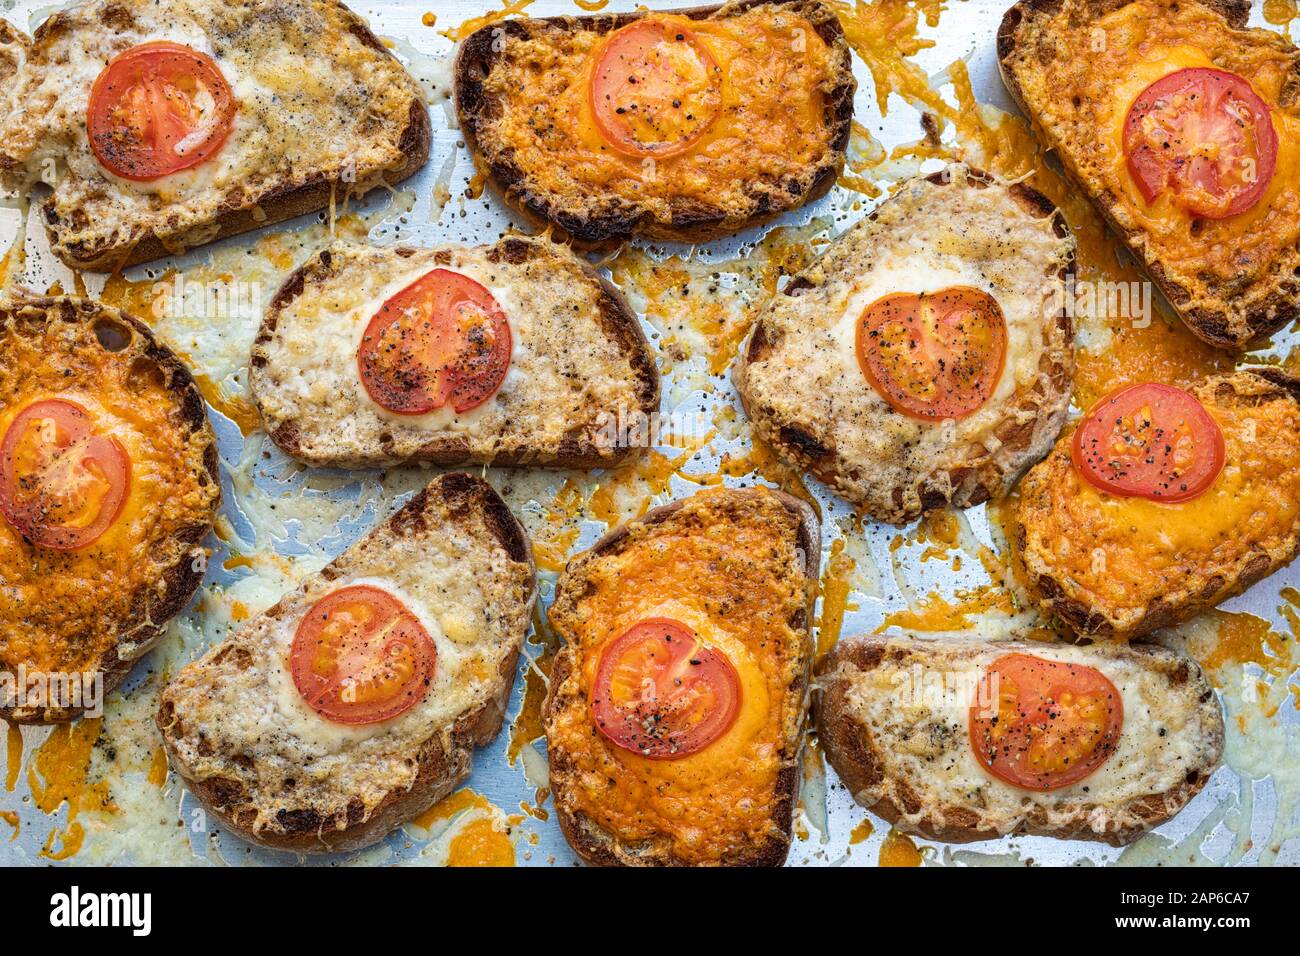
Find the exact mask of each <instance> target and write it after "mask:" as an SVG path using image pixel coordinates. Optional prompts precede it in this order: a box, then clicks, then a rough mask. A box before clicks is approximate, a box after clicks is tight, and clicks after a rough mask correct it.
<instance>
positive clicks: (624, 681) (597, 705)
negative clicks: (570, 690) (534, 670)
mask: <svg viewBox="0 0 1300 956" xmlns="http://www.w3.org/2000/svg"><path fill="white" fill-rule="evenodd" d="M740 698H741V689H740V678H739V677H738V676H737V674H736V669H735V667H734V666H733V665H732V663H731V661H730V660H728V659H727V655H726V654H725V653H723V652H722V651H721V650H719V649H717V648H713V647H708V646H706V645H705V644H704V643H703V642H702V641H701V640H700V639H699V638H698V637H697V636H696V634H695V633H694V632H693V631H692V630H691V629H690V628H689V627H687V626H686V625H684V624H682V623H680V622H678V621H673V620H669V619H666V618H649V619H647V620H644V621H641V622H639V623H637V624H636V625H634V626H633V627H631V628H630V629H628V630H627V631H626V632H625V633H624V634H623V635H622V636H620V637H618V638H616V639H614V640H613V641H612V642H611V643H610V645H609V646H608V647H607V648H606V649H605V652H604V653H603V654H602V655H601V658H600V664H599V666H598V667H597V669H596V677H595V681H594V683H593V684H592V688H591V715H592V719H593V720H594V721H595V723H596V726H597V727H598V728H599V729H600V732H601V733H602V734H603V735H604V736H605V737H606V738H607V739H608V740H609V741H610V742H612V743H613V744H615V745H616V746H618V747H621V748H622V749H624V750H629V751H631V752H633V753H636V754H640V755H641V756H643V757H649V758H651V759H657V760H663V759H674V758H678V757H685V756H688V755H690V754H693V753H698V752H699V751H701V750H703V749H704V748H705V747H707V746H709V744H711V743H713V742H714V741H715V740H717V739H718V738H719V737H721V736H722V735H723V734H725V733H726V732H727V730H728V729H730V727H731V725H732V724H733V723H734V722H735V720H736V715H737V714H738V713H739V711H740Z"/></svg>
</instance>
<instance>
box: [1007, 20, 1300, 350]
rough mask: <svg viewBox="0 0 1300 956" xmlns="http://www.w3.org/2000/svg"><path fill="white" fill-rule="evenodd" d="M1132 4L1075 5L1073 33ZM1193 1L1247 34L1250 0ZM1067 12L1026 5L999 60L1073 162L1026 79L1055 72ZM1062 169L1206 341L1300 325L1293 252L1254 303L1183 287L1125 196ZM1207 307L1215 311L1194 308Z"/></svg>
mask: <svg viewBox="0 0 1300 956" xmlns="http://www.w3.org/2000/svg"><path fill="white" fill-rule="evenodd" d="M1132 2H1134V0H1077V2H1074V3H1071V4H1070V6H1071V8H1072V10H1073V11H1074V12H1075V14H1076V16H1074V17H1072V18H1071V20H1070V22H1069V24H1068V29H1071V30H1078V31H1083V30H1084V29H1085V28H1086V27H1087V25H1088V23H1090V22H1093V21H1095V20H1096V19H1098V18H1100V17H1102V16H1104V15H1106V14H1108V13H1111V12H1113V11H1115V10H1118V9H1120V8H1121V7H1124V6H1127V5H1128V4H1129V3H1132ZM1188 2H1189V3H1191V4H1199V5H1200V6H1203V7H1206V8H1208V9H1210V10H1213V11H1215V12H1216V13H1218V14H1220V15H1221V16H1222V17H1223V18H1224V19H1225V20H1226V21H1227V23H1228V25H1229V26H1230V27H1232V28H1233V29H1236V30H1242V31H1245V30H1246V29H1247V21H1248V19H1249V16H1250V2H1249V0H1188ZM1065 6H1066V0H1020V2H1019V3H1017V4H1016V5H1015V6H1013V7H1011V8H1010V9H1009V10H1007V12H1006V14H1005V15H1004V16H1003V18H1002V23H1001V25H1000V26H999V28H998V32H997V54H998V67H999V70H1000V71H1001V74H1002V81H1003V83H1004V84H1005V85H1006V88H1007V91H1008V92H1009V93H1010V94H1011V98H1012V99H1013V100H1014V101H1015V103H1016V105H1017V106H1019V107H1020V109H1021V111H1022V112H1024V114H1025V115H1026V116H1028V117H1029V118H1030V120H1031V123H1032V126H1033V129H1034V132H1035V134H1036V135H1037V137H1038V139H1039V140H1040V141H1041V142H1042V144H1043V146H1044V147H1045V149H1047V150H1049V151H1052V152H1055V153H1057V154H1059V155H1060V156H1062V157H1064V158H1066V159H1068V157H1069V155H1070V146H1069V144H1068V143H1064V142H1062V141H1060V139H1059V138H1058V137H1056V136H1055V135H1053V133H1052V132H1051V131H1050V130H1048V129H1047V128H1045V126H1044V125H1043V122H1042V116H1041V115H1040V114H1039V113H1038V111H1037V110H1035V109H1034V106H1033V104H1032V103H1031V101H1030V98H1029V97H1028V96H1027V95H1026V92H1025V86H1024V82H1023V80H1022V73H1021V71H1027V70H1031V69H1033V68H1034V63H1035V62H1036V61H1037V62H1038V65H1039V66H1041V67H1043V68H1050V65H1051V64H1050V62H1048V60H1049V58H1050V56H1051V52H1052V51H1053V50H1054V48H1055V45H1056V30H1057V27H1058V23H1057V20H1056V18H1057V17H1058V16H1059V15H1060V13H1061V11H1062V10H1063V9H1064V7H1065ZM1254 32H1258V31H1254ZM1283 99H1284V102H1283V103H1282V105H1283V106H1287V107H1294V106H1295V105H1296V104H1297V103H1300V57H1298V58H1297V60H1296V64H1295V68H1294V69H1293V72H1292V76H1291V79H1290V81H1289V82H1288V83H1287V84H1286V85H1285V86H1284V87H1283ZM1062 167H1063V169H1064V172H1065V175H1066V176H1067V178H1068V179H1069V180H1070V181H1071V183H1072V184H1073V185H1074V186H1075V187H1076V188H1077V189H1078V190H1079V191H1080V192H1081V193H1083V195H1084V196H1086V197H1087V199H1088V200H1089V202H1090V203H1091V204H1092V206H1093V208H1094V209H1095V210H1096V211H1097V213H1098V214H1099V215H1100V216H1101V217H1102V219H1104V220H1105V222H1106V224H1107V225H1108V226H1109V227H1110V229H1111V230H1112V231H1114V233H1115V234H1116V235H1117V236H1119V237H1120V239H1121V240H1122V241H1123V242H1124V245H1125V246H1126V247H1127V248H1128V249H1129V251H1131V252H1132V253H1133V255H1134V257H1135V258H1136V259H1137V260H1138V261H1139V262H1140V263H1142V264H1143V266H1144V268H1145V270H1146V272H1147V274H1148V275H1149V276H1150V278H1151V280H1152V282H1154V283H1155V285H1156V287H1157V288H1158V289H1159V290H1160V292H1161V293H1162V294H1163V295H1164V297H1165V298H1166V299H1167V300H1168V302H1169V303H1170V304H1171V305H1172V306H1173V308H1174V310H1175V311H1176V312H1177V313H1178V315H1179V317H1180V318H1181V319H1182V320H1183V322H1184V323H1186V325H1187V327H1188V328H1189V329H1190V330H1191V331H1192V332H1193V333H1194V334H1195V335H1196V336H1197V337H1198V338H1200V339H1201V340H1203V341H1205V342H1207V343H1209V344H1210V345H1213V346H1216V347H1218V348H1223V349H1231V350H1237V349H1242V348H1245V347H1246V346H1248V345H1249V344H1250V343H1252V342H1254V341H1257V340H1259V339H1262V338H1264V337H1266V336H1268V335H1270V334H1271V333H1273V332H1276V331H1277V330H1278V329H1281V328H1283V327H1284V326H1287V325H1289V324H1290V323H1291V322H1293V321H1295V320H1296V319H1297V318H1300V285H1298V284H1297V283H1296V282H1295V281H1294V279H1293V278H1292V277H1291V275H1292V267H1293V266H1297V267H1298V268H1300V256H1297V255H1295V254H1294V252H1293V251H1292V252H1290V253H1287V254H1286V255H1285V256H1284V257H1282V258H1283V260H1284V261H1281V262H1279V263H1276V264H1275V265H1276V266H1277V268H1275V269H1274V270H1273V278H1272V279H1271V280H1270V282H1271V284H1270V286H1269V287H1268V288H1267V290H1266V291H1265V292H1264V294H1261V295H1256V296H1254V297H1253V298H1252V300H1251V301H1250V302H1248V303H1247V302H1246V301H1245V299H1244V297H1243V298H1236V297H1234V295H1233V294H1231V292H1230V291H1215V290H1212V289H1211V288H1210V287H1209V286H1208V285H1207V283H1206V282H1205V281H1204V280H1203V279H1198V280H1197V281H1195V282H1190V283H1189V282H1188V281H1185V280H1180V279H1179V278H1177V277H1176V276H1175V275H1174V274H1173V272H1172V271H1171V270H1170V269H1169V268H1168V266H1167V265H1166V264H1165V263H1164V262H1163V261H1162V260H1161V259H1160V258H1158V257H1154V256H1152V255H1150V254H1148V253H1147V252H1146V233H1145V231H1144V230H1143V229H1142V228H1141V227H1140V226H1139V225H1136V224H1134V223H1133V220H1132V218H1131V217H1130V216H1128V215H1127V213H1126V212H1125V211H1124V207H1123V204H1122V202H1121V200H1120V198H1119V197H1116V196H1115V195H1114V194H1112V193H1111V192H1110V191H1109V190H1108V189H1106V188H1105V187H1104V186H1102V185H1101V184H1100V183H1095V182H1090V181H1088V180H1087V179H1086V178H1084V177H1082V176H1080V175H1079V174H1078V173H1077V172H1076V171H1075V170H1074V169H1073V167H1072V165H1071V163H1070V162H1068V161H1067V162H1063V163H1062ZM1223 285H1224V286H1226V285H1227V283H1223ZM1206 300H1211V301H1214V302H1215V304H1214V305H1212V306H1205V305H1196V306H1191V307H1188V306H1187V305H1186V304H1187V303H1189V302H1193V301H1206Z"/></svg>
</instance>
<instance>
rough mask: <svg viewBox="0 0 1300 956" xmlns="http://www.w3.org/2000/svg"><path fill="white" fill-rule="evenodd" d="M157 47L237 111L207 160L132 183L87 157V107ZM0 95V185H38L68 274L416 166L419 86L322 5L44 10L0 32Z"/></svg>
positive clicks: (302, 205) (330, 198)
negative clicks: (118, 60) (124, 64)
mask: <svg viewBox="0 0 1300 956" xmlns="http://www.w3.org/2000/svg"><path fill="white" fill-rule="evenodd" d="M158 40H168V41H172V42H175V43H180V44H182V45H187V46H189V47H190V48H192V49H194V50H197V51H199V52H201V53H204V54H206V55H208V56H210V57H212V58H213V60H214V61H215V62H216V63H217V66H218V68H219V69H220V71H221V72H222V74H223V75H224V77H225V78H226V81H227V82H228V83H229V85H230V87H231V89H232V90H233V92H234V96H235V99H236V102H237V104H238V106H237V113H236V115H235V120H234V125H233V128H232V130H231V133H230V135H229V136H228V138H227V139H226V141H225V143H224V144H223V145H222V146H221V148H220V150H219V151H218V152H216V153H215V154H214V155H213V156H212V157H210V158H209V159H208V160H206V161H205V162H203V163H201V164H199V165H198V166H195V167H193V168H192V169H189V170H185V171H182V172H177V173H172V174H169V175H166V176H163V177H162V178H159V179H153V180H150V181H146V182H134V181H131V180H128V179H123V178H120V177H118V176H117V175H115V174H113V173H111V172H109V171H108V169H107V168H106V167H104V166H103V165H101V164H100V162H99V161H98V160H97V159H96V157H95V154H94V152H93V151H92V149H91V147H90V144H89V140H88V138H87V133H86V115H87V102H88V97H89V94H90V89H91V87H92V85H93V84H94V82H95V80H96V78H97V77H98V76H99V75H100V73H101V71H102V70H103V69H104V67H105V65H106V64H107V63H108V61H109V60H111V59H113V58H114V57H115V56H116V55H118V54H120V53H122V52H123V51H125V50H128V49H131V48H133V47H135V46H137V45H140V44H142V43H145V42H153V41H158ZM9 61H13V62H15V64H16V66H15V67H13V68H10V67H7V66H6V63H7V62H9ZM6 73H11V74H12V75H10V76H8V77H6ZM0 83H2V84H3V88H2V89H0V102H5V101H8V102H9V104H10V106H11V110H10V111H8V112H7V113H6V114H5V116H4V119H3V120H2V121H0V182H3V184H4V185H5V186H6V187H9V188H13V189H18V190H21V191H22V192H24V193H25V192H26V191H27V190H28V189H30V188H31V186H32V185H33V184H34V183H35V182H37V181H42V182H45V183H46V184H47V185H50V186H52V187H53V192H52V194H51V195H50V196H49V198H47V199H46V200H45V201H44V202H43V204H42V207H41V218H42V220H43V221H44V223H45V225H46V228H47V229H48V231H49V236H50V246H51V248H52V249H53V250H54V252H55V254H56V255H57V256H58V257H59V258H60V259H62V260H63V261H64V262H66V263H67V264H68V265H69V266H71V267H72V268H74V269H92V270H96V271H110V270H112V269H116V268H122V267H125V266H130V265H134V264H136V263H140V262H146V261H149V260H151V259H157V258H159V257H161V256H164V255H173V254H178V253H181V252H184V251H185V250H186V249H189V248H192V247H194V246H197V245H202V244H203V243H207V242H213V241H215V240H217V239H221V238H223V237H225V236H231V235H235V234H236V233H240V232H245V231H247V230H249V229H255V228H258V227H260V226H265V225H267V224H269V223H274V222H279V221H281V220H285V219H290V218H293V217H294V216H300V215H302V214H304V213H308V212H312V211H314V210H317V209H321V208H324V207H325V206H327V205H329V204H330V203H331V202H336V203H338V204H342V203H344V202H346V200H347V199H348V198H349V197H353V196H361V195H363V194H365V193H366V192H368V191H369V190H371V189H374V188H375V187H377V186H380V185H381V184H388V185H392V184H394V183H397V182H399V181H401V180H402V179H405V178H406V177H407V176H410V175H411V174H412V173H414V172H415V171H416V170H418V169H419V168H420V167H421V166H423V165H424V162H425V160H426V159H427V158H428V155H429V145H430V140H431V128H430V124H429V116H428V109H427V107H426V106H425V103H424V100H423V97H422V95H421V92H420V88H419V86H418V84H417V83H416V81H415V80H414V79H412V78H411V76H410V75H409V74H408V73H407V72H406V71H405V70H404V69H403V68H402V66H401V64H399V63H398V62H397V60H396V59H395V58H394V57H393V56H392V54H391V53H389V51H388V49H387V48H386V47H385V46H384V44H383V43H382V42H380V40H379V39H378V38H377V37H376V36H375V35H374V34H373V33H371V32H370V29H369V28H368V27H367V26H366V24H365V22H364V21H363V20H362V19H361V18H360V17H358V16H356V15H355V14H354V13H352V12H351V11H350V10H349V9H348V8H347V7H345V6H344V5H343V4H342V3H339V2H337V0H297V2H294V3H282V2H280V0H249V2H244V3H238V4H232V3H224V2H222V0H184V2H178V3H173V4H168V5H166V6H165V7H164V6H159V5H158V4H156V3H153V2H150V0H90V2H87V3H84V4H81V5H78V6H75V7H71V8H69V9H65V10H60V11H58V12H56V13H53V14H51V16H50V17H49V18H48V19H47V20H46V21H45V22H44V23H42V24H41V25H40V26H39V27H38V28H37V29H36V31H35V34H34V36H33V38H32V39H31V40H30V41H28V40H27V39H26V38H25V37H22V36H21V35H20V34H18V33H17V31H15V30H14V29H13V28H12V27H10V26H9V25H8V24H5V25H4V27H3V28H0Z"/></svg>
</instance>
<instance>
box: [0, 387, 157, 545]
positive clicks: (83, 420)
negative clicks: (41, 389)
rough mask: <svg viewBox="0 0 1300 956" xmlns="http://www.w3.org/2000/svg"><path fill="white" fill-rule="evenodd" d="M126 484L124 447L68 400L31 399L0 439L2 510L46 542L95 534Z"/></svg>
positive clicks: (108, 520)
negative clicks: (98, 430) (1, 439)
mask: <svg viewBox="0 0 1300 956" xmlns="http://www.w3.org/2000/svg"><path fill="white" fill-rule="evenodd" d="M130 486H131V459H130V458H129V457H128V455H127V453H126V451H125V449H123V448H122V446H121V445H120V444H119V443H118V441H117V439H116V438H110V437H107V436H104V435H99V434H96V433H95V431H94V423H93V422H92V420H91V418H90V415H89V414H87V412H86V410H85V409H84V408H82V407H81V406H80V405H78V404H76V403H75V402H70V401H67V400H66V399H61V398H51V399H45V400H42V401H39V402H33V403H32V404H31V405H29V406H27V407H26V408H25V409H23V410H22V411H21V412H19V413H18V415H17V417H15V418H14V420H13V422H12V423H11V424H10V425H9V429H8V430H7V431H6V432H5V436H4V441H3V442H2V443H0V512H3V514H4V516H5V519H6V520H7V521H8V522H9V524H10V525H12V526H13V528H14V529H15V530H16V531H17V532H18V533H19V534H21V535H22V536H23V537H25V538H26V539H27V540H29V541H31V542H32V543H33V544H36V545H40V546H41V547H44V548H53V549H55V550H57V551H73V550H76V549H78V548H84V547H86V546H87V545H89V544H92V543H93V542H95V541H96V540H98V539H99V537H100V536H101V535H103V533H104V532H105V531H107V530H108V528H109V526H111V525H112V524H113V522H114V521H115V520H117V516H118V515H120V514H121V513H122V506H123V505H124V504H125V503H126V495H127V491H128V490H129V488H130Z"/></svg>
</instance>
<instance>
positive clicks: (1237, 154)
mask: <svg viewBox="0 0 1300 956" xmlns="http://www.w3.org/2000/svg"><path fill="white" fill-rule="evenodd" d="M1277 145H1278V144H1277V132H1276V131H1275V130H1274V128H1273V119H1272V117H1271V116H1270V114H1269V108H1268V104H1267V103H1265V102H1264V101H1263V100H1262V99H1260V97H1259V94H1257V93H1256V92H1255V90H1254V89H1253V88H1252V87H1251V85H1250V83H1249V81H1247V80H1245V79H1243V78H1242V77H1240V76H1237V75H1236V74H1235V73H1228V72H1226V71H1224V70H1212V69H1206V68H1202V67H1195V68H1191V69H1185V70H1178V71H1177V72H1174V73H1170V74H1169V75H1168V76H1165V77H1162V78H1161V79H1159V80H1156V81H1155V82H1154V83H1152V84H1151V85H1150V86H1148V87H1147V88H1146V89H1145V90H1143V91H1142V92H1141V93H1140V94H1138V97H1137V99H1135V100H1134V101H1133V105H1132V106H1131V107H1129V111H1128V117H1127V119H1126V120H1125V122H1124V155H1125V157H1126V158H1127V160H1128V170H1129V173H1130V175H1132V177H1133V180H1134V182H1135V183H1136V184H1137V187H1138V191H1139V192H1141V193H1142V198H1143V199H1145V200H1146V201H1147V202H1148V203H1150V202H1154V201H1155V199H1156V197H1158V196H1160V195H1161V194H1162V193H1165V192H1169V193H1170V194H1171V196H1172V198H1173V200H1174V202H1176V203H1178V204H1179V205H1180V206H1182V207H1183V208H1185V209H1186V210H1187V211H1188V212H1190V213H1192V214H1193V215H1196V216H1204V217H1205V218H1207V219H1225V218H1227V217H1229V216H1235V215H1237V214H1238V213H1240V212H1245V211H1246V210H1247V209H1249V208H1251V207H1252V206H1254V205H1255V204H1256V203H1257V202H1259V199H1260V197H1261V196H1262V195H1263V194H1264V190H1265V189H1267V188H1268V184H1269V181H1270V180H1271V179H1272V178H1273V171H1274V169H1275V168H1276V167H1277Z"/></svg>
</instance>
